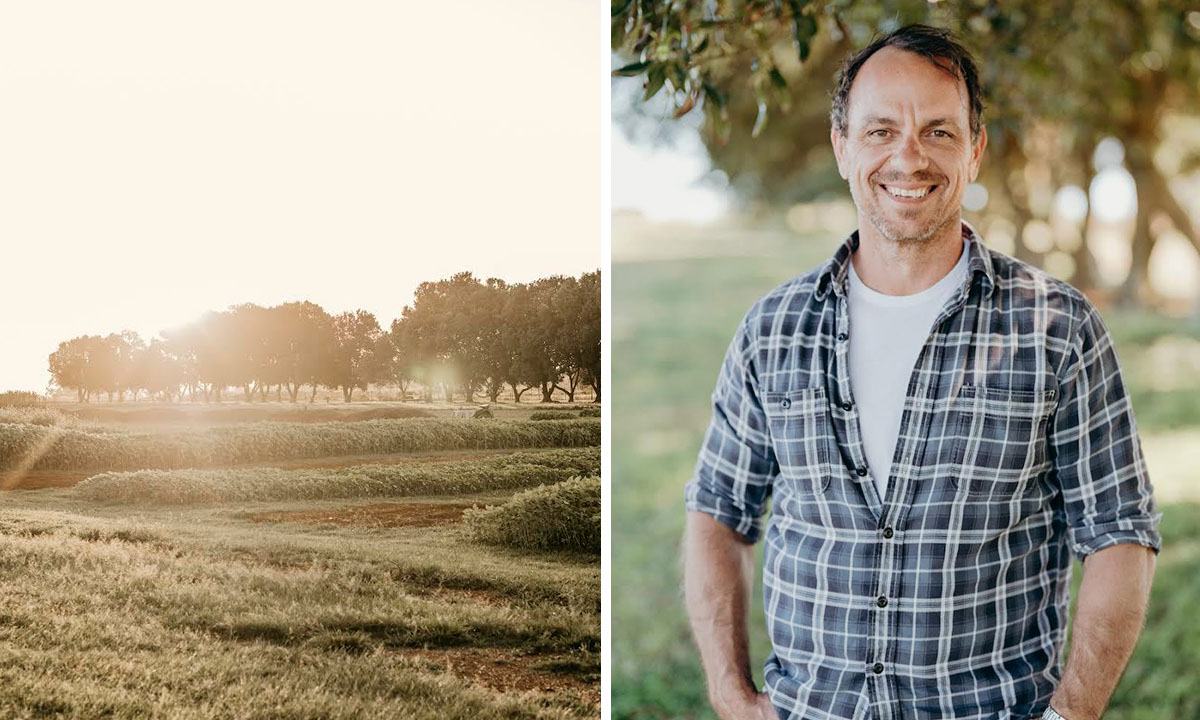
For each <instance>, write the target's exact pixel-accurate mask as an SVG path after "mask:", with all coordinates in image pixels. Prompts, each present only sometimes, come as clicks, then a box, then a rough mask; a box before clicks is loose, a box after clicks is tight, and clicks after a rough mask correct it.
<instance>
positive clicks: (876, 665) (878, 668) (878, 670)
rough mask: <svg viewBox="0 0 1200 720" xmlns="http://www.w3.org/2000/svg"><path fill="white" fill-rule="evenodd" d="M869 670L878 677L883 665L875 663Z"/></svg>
mask: <svg viewBox="0 0 1200 720" xmlns="http://www.w3.org/2000/svg"><path fill="white" fill-rule="evenodd" d="M871 669H872V670H874V671H875V674H876V675H878V674H879V673H881V672H883V663H875V664H874V665H873V666H872V667H871Z"/></svg>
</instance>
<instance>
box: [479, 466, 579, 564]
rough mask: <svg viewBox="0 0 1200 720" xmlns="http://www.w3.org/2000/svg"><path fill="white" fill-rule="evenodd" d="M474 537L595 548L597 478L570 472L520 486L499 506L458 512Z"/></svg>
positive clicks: (509, 543)
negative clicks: (552, 480) (560, 477)
mask: <svg viewBox="0 0 1200 720" xmlns="http://www.w3.org/2000/svg"><path fill="white" fill-rule="evenodd" d="M463 521H464V522H465V523H466V524H467V527H468V528H469V530H470V532H471V536H472V537H473V538H474V539H476V540H479V541H480V542H486V543H490V544H493V545H507V546H510V547H519V548H534V549H543V550H582V551H584V552H590V553H599V552H600V478H598V477H574V478H571V479H570V480H566V481H564V482H560V483H558V484H557V485H544V486H542V487H539V488H534V489H532V490H526V491H525V492H523V493H520V494H518V495H516V496H514V497H513V498H512V499H511V500H509V501H508V502H506V503H504V504H503V505H497V506H489V507H487V508H478V507H476V508H469V509H468V510H467V511H466V512H465V513H463Z"/></svg>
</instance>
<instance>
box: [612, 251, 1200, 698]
mask: <svg viewBox="0 0 1200 720" xmlns="http://www.w3.org/2000/svg"><path fill="white" fill-rule="evenodd" d="M835 244H836V239H831V238H810V237H805V238H796V239H795V241H794V244H793V245H792V246H790V247H789V249H788V250H787V251H785V252H782V253H772V254H770V255H765V254H764V255H763V256H762V257H722V258H691V259H685V260H677V261H661V262H659V261H656V262H639V263H626V264H621V263H614V268H613V270H614V271H613V275H612V282H613V288H612V297H613V320H612V322H613V325H612V327H613V367H612V370H613V377H617V378H620V379H621V381H620V382H618V383H615V384H614V386H613V388H612V389H611V391H610V399H611V402H612V408H613V410H612V413H613V424H612V438H613V452H612V457H613V479H612V490H613V492H612V508H613V533H612V562H613V565H612V568H613V569H612V584H613V587H614V588H628V589H629V590H626V591H624V592H614V593H613V602H612V610H611V611H612V619H613V623H612V628H613V631H612V633H613V635H612V637H613V648H612V658H613V665H612V667H613V677H612V692H613V695H612V709H613V717H614V718H712V717H715V716H714V715H713V714H712V712H711V711H710V710H709V709H708V704H707V701H706V698H705V688H704V681H703V675H702V674H701V671H700V666H699V662H698V659H697V654H696V650H695V648H694V647H693V645H692V642H691V638H690V632H689V630H688V627H687V621H686V616H685V615H684V612H683V607H682V600H681V593H680V574H679V570H678V565H679V563H678V554H679V539H680V536H681V533H682V530H683V521H684V510H683V485H684V483H685V482H686V481H687V479H688V478H689V477H690V476H691V472H692V468H693V465H694V463H695V460H696V453H697V452H698V451H699V448H700V442H701V440H702V438H703V433H704V429H705V427H706V425H707V423H708V420H709V413H710V406H709V395H710V393H711V392H712V389H713V384H714V382H715V380H716V377H717V371H718V369H719V367H720V363H721V359H722V357H723V354H724V351H725V348H726V346H727V345H728V343H729V340H730V338H731V337H732V335H733V332H734V329H735V327H736V325H737V323H738V321H739V320H740V319H741V317H742V315H743V314H744V313H745V311H746V310H747V309H748V308H749V306H750V304H751V303H752V302H753V301H754V300H755V299H756V298H758V297H759V296H761V295H762V294H763V293H765V292H766V291H768V290H769V289H771V288H772V287H774V286H775V285H776V284H778V283H780V282H783V281H784V280H787V279H788V278H789V277H793V276H795V275H798V274H801V273H803V272H805V271H807V270H809V269H810V268H813V267H815V266H816V265H818V264H819V263H820V262H823V261H824V260H825V259H826V258H827V257H829V255H830V254H831V253H832V251H833V248H834V245H835ZM1105 321H1106V322H1107V323H1108V324H1109V327H1110V329H1111V330H1112V332H1113V336H1114V338H1115V340H1116V342H1117V345H1118V354H1119V356H1120V358H1121V362H1122V365H1123V368H1124V369H1125V378H1126V381H1127V382H1128V383H1129V386H1130V389H1131V394H1132V396H1133V403H1134V407H1135V409H1136V411H1137V419H1138V427H1139V430H1140V431H1141V433H1142V435H1143V438H1146V437H1153V435H1154V433H1158V432H1163V431H1166V430H1168V429H1177V430H1185V431H1187V430H1191V431H1196V430H1198V429H1200V372H1196V371H1195V370H1194V369H1193V370H1191V371H1188V368H1194V367H1200V365H1193V363H1194V362H1196V361H1197V359H1200V353H1197V352H1196V348H1197V347H1200V344H1197V343H1196V342H1195V341H1196V340H1197V338H1200V333H1197V331H1196V328H1195V326H1194V324H1192V323H1188V322H1186V321H1179V320H1172V319H1170V318H1161V317H1157V316H1149V317H1147V316H1145V315H1136V316H1123V315H1120V316H1116V315H1109V314H1107V313H1106V314H1105ZM1172 343H1173V344H1172ZM1164 358H1167V359H1169V360H1170V362H1171V364H1172V367H1174V368H1176V369H1177V370H1178V372H1175V373H1173V374H1172V376H1171V377H1172V378H1173V379H1172V380H1171V382H1170V383H1166V376H1165V374H1164V372H1163V369H1164V364H1165V363H1166V362H1167V361H1166V360H1164ZM1147 445H1150V443H1147ZM1179 455H1180V457H1184V456H1186V453H1180V454H1179ZM1147 460H1148V462H1149V464H1150V466H1151V470H1152V475H1153V477H1154V482H1155V484H1156V487H1160V488H1162V487H1163V486H1170V487H1169V488H1168V489H1174V490H1178V489H1180V488H1181V487H1182V485H1184V484H1190V483H1192V482H1194V481H1193V480H1192V478H1193V477H1194V472H1193V471H1192V470H1191V468H1190V466H1188V465H1186V464H1185V465H1180V464H1179V462H1180V461H1176V460H1173V459H1172V458H1170V457H1161V458H1160V457H1151V456H1150V454H1149V452H1148V454H1147ZM1175 494H1178V493H1175ZM1163 509H1164V512H1165V513H1166V517H1165V519H1164V537H1169V539H1168V540H1165V542H1166V547H1165V549H1164V550H1163V553H1162V556H1161V557H1160V559H1159V565H1158V575H1157V578H1156V580H1155V589H1154V594H1153V596H1152V605H1151V611H1150V619H1149V621H1148V625H1147V628H1146V631H1145V633H1144V635H1143V638H1142V641H1141V643H1140V644H1139V647H1138V651H1137V653H1136V654H1135V656H1134V659H1133V661H1132V663H1131V665H1130V669H1129V671H1128V672H1127V673H1126V676H1125V679H1124V681H1123V682H1122V684H1121V686H1120V688H1119V689H1118V692H1117V695H1116V697H1115V698H1114V701H1113V709H1112V710H1111V711H1110V712H1109V713H1107V714H1106V715H1105V718H1106V720H1141V719H1143V718H1145V719H1149V718H1160V717H1179V718H1183V717H1189V718H1190V717H1200V710H1198V709H1197V707H1196V704H1195V703H1196V701H1195V700H1192V699H1189V696H1188V695H1187V693H1189V692H1191V693H1192V695H1193V696H1194V691H1192V690H1191V687H1192V686H1193V685H1194V683H1195V677H1196V673H1195V669H1194V668H1195V667H1196V666H1197V664H1198V663H1200V649H1198V648H1200V644H1197V643H1196V642H1194V640H1195V639H1196V637H1195V635H1196V632H1197V630H1196V628H1197V627H1200V625H1198V624H1197V623H1195V622H1193V621H1191V620H1190V619H1188V618H1187V617H1186V615H1187V613H1188V608H1190V607H1193V606H1194V605H1195V604H1197V602H1200V584H1198V583H1200V580H1197V578H1200V573H1198V572H1197V570H1200V568H1197V566H1196V560H1195V557H1196V554H1197V553H1196V547H1197V544H1200V510H1197V508H1196V506H1192V505H1175V506H1166V507H1164V508H1163ZM1168 526H1174V527H1177V528H1178V532H1174V533H1172V534H1170V535H1169V536H1168V533H1167V527H1168ZM761 560H762V557H761V543H760V546H759V548H758V562H759V565H760V567H761ZM1076 582H1078V577H1077V578H1076ZM756 585H757V586H758V588H757V589H756V591H755V596H754V599H753V601H752V603H751V611H752V616H751V628H752V635H751V668H752V670H753V672H754V675H755V680H756V682H757V683H759V685H760V686H761V683H762V664H763V662H764V661H765V659H766V656H767V654H768V653H769V651H770V648H769V643H768V640H767V637H766V633H765V629H764V618H763V612H762V596H761V572H760V574H759V576H758V578H757V580H756Z"/></svg>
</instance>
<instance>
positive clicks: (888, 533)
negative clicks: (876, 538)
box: [883, 527, 896, 538]
mask: <svg viewBox="0 0 1200 720" xmlns="http://www.w3.org/2000/svg"><path fill="white" fill-rule="evenodd" d="M895 534H896V533H894V532H892V529H891V528H890V527H885V528H884V529H883V536H884V537H885V538H890V537H891V536H892V535H895Z"/></svg>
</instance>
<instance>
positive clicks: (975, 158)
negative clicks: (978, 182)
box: [971, 127, 987, 182]
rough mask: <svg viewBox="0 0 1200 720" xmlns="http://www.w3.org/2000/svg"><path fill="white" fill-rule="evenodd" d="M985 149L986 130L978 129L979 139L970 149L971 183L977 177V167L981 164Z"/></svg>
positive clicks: (983, 128)
mask: <svg viewBox="0 0 1200 720" xmlns="http://www.w3.org/2000/svg"><path fill="white" fill-rule="evenodd" d="M985 147H987V128H986V127H981V128H979V139H978V140H976V141H975V143H974V144H973V145H972V147H971V182H975V178H976V177H978V176H979V165H980V164H981V163H982V162H983V149H984V148H985Z"/></svg>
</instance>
